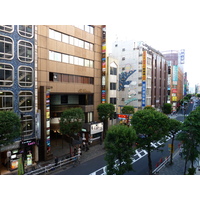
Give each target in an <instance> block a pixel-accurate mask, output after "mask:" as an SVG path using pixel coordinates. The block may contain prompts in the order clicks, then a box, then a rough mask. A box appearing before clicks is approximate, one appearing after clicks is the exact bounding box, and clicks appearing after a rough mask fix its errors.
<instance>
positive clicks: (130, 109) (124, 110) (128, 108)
mask: <svg viewBox="0 0 200 200" xmlns="http://www.w3.org/2000/svg"><path fill="white" fill-rule="evenodd" d="M121 111H122V114H127V115H128V120H127V124H129V115H131V114H133V113H134V112H135V109H134V107H133V106H124V107H123V108H122V110H121Z"/></svg>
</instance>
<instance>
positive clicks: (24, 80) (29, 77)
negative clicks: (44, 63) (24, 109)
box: [18, 66, 33, 87]
mask: <svg viewBox="0 0 200 200" xmlns="http://www.w3.org/2000/svg"><path fill="white" fill-rule="evenodd" d="M18 75H19V77H18V80H19V85H20V86H22V87H31V86H32V85H33V69H32V68H31V67H27V66H21V67H19V72H18Z"/></svg>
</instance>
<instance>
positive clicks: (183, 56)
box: [180, 49, 185, 64]
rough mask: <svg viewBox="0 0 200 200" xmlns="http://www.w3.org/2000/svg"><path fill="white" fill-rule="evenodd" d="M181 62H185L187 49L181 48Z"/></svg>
mask: <svg viewBox="0 0 200 200" xmlns="http://www.w3.org/2000/svg"><path fill="white" fill-rule="evenodd" d="M180 63H181V64H184V63H185V49H181V52H180Z"/></svg>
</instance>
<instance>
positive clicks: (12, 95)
mask: <svg viewBox="0 0 200 200" xmlns="http://www.w3.org/2000/svg"><path fill="white" fill-rule="evenodd" d="M6 92H10V93H11V95H2V93H6ZM6 96H8V97H11V98H12V100H11V103H12V107H3V106H4V105H3V104H4V99H3V98H5V97H6ZM0 98H2V99H3V100H2V102H1V103H2V108H1V106H0V111H3V110H13V109H14V94H13V92H12V91H9V90H3V91H1V92H0ZM5 104H6V103H5Z"/></svg>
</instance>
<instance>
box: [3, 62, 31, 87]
mask: <svg viewBox="0 0 200 200" xmlns="http://www.w3.org/2000/svg"><path fill="white" fill-rule="evenodd" d="M13 83H14V68H13V66H12V65H10V64H5V63H0V86H12V85H13ZM18 84H19V86H21V87H32V86H33V69H32V68H31V67H28V66H20V67H19V68H18Z"/></svg>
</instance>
